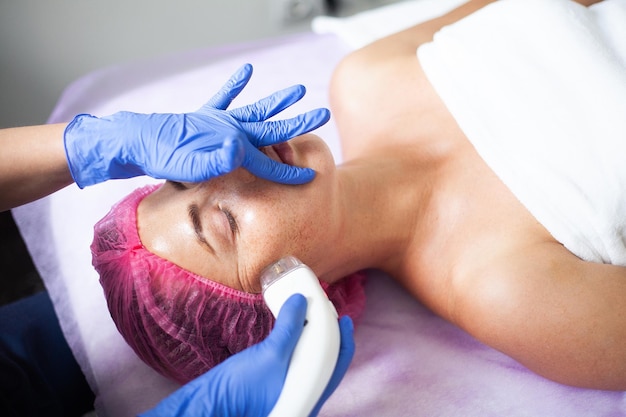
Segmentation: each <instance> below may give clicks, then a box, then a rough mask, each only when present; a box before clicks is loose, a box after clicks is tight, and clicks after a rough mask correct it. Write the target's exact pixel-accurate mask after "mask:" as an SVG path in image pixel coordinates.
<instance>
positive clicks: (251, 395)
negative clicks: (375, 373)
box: [141, 294, 354, 417]
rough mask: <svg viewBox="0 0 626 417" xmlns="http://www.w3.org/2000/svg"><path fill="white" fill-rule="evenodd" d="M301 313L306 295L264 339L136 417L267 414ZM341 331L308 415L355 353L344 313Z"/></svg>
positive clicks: (286, 308)
mask: <svg viewBox="0 0 626 417" xmlns="http://www.w3.org/2000/svg"><path fill="white" fill-rule="evenodd" d="M305 317H306V299H305V298H304V297H303V296H302V295H299V294H296V295H293V296H291V297H290V298H289V299H288V300H287V301H286V302H285V304H284V305H283V307H282V308H281V311H280V314H279V315H278V318H277V320H276V324H275V326H274V329H273V330H272V332H271V333H270V335H269V336H268V337H267V338H266V339H265V340H264V341H263V342H261V343H259V344H257V345H254V346H252V347H250V348H248V349H246V350H244V351H242V352H239V353H238V354H236V355H234V356H231V357H230V358H229V359H227V360H226V361H224V362H222V363H221V364H219V365H218V366H216V367H215V368H213V369H212V370H210V371H209V372H207V373H206V374H204V375H202V376H200V377H198V378H196V379H195V380H193V381H191V382H190V383H188V384H187V385H185V386H183V387H182V388H180V389H179V390H177V391H176V392H174V393H173V394H172V395H170V396H169V397H167V398H165V399H164V400H163V401H161V402H160V403H159V404H158V405H157V406H156V407H155V408H154V409H152V410H150V411H148V412H146V413H144V414H142V415H141V416H142V417H160V416H163V417H165V416H168V417H182V416H199V417H217V416H220V417H228V416H242V417H266V416H267V415H268V414H269V413H270V411H271V410H272V408H273V407H274V404H275V403H276V401H277V400H278V397H279V395H280V392H281V390H282V387H283V383H284V381H285V377H286V375H287V368H288V366H289V359H290V358H291V354H292V353H293V350H294V349H295V347H296V344H297V342H298V339H299V338H300V335H301V334H302V329H303V327H304V319H305ZM340 329H341V348H340V354H339V360H338V362H337V366H336V368H335V371H334V373H333V376H332V377H331V380H330V382H329V384H328V386H327V388H326V390H325V392H324V395H323V396H322V398H321V399H320V401H319V402H318V404H317V406H316V408H315V410H314V411H313V412H312V413H311V416H312V417H315V416H316V415H317V413H318V412H319V409H320V408H321V406H322V405H323V403H324V402H325V401H326V400H327V399H328V397H329V396H330V395H331V394H332V392H333V391H334V390H335V388H336V387H337V385H339V382H340V381H341V379H342V378H343V376H344V375H345V373H346V371H347V369H348V366H349V364H350V362H351V360H352V357H353V356H354V340H353V326H352V320H351V319H350V318H349V317H347V316H346V317H343V318H342V319H341V321H340Z"/></svg>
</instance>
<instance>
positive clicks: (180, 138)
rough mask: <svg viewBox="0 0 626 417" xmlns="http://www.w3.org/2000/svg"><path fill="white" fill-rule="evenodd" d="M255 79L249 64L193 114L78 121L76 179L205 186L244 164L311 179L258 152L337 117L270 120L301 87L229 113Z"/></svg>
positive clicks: (68, 141)
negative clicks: (135, 179) (141, 178)
mask: <svg viewBox="0 0 626 417" xmlns="http://www.w3.org/2000/svg"><path fill="white" fill-rule="evenodd" d="M251 76H252V66H251V65H249V64H246V65H244V66H242V67H241V68H240V69H239V70H238V71H237V72H236V73H235V74H234V75H233V76H232V77H231V78H230V79H229V80H228V82H227V83H226V84H225V85H224V86H223V87H222V88H221V89H220V91H218V93H217V94H216V95H215V96H213V97H212V98H211V99H210V100H209V101H208V102H207V103H206V104H205V105H204V106H202V107H201V108H200V109H199V110H198V111H196V112H192V113H183V114H141V113H131V112H119V113H115V114H113V115H111V116H107V117H102V118H98V117H94V116H91V115H88V114H81V115H78V116H76V117H75V118H74V120H72V121H71V122H70V123H69V124H68V126H67V127H66V129H65V134H64V143H65V151H66V156H67V161H68V165H69V168H70V172H71V174H72V177H73V178H74V180H75V182H76V183H77V184H78V186H79V187H81V188H83V187H85V186H88V185H93V184H97V183H100V182H103V181H106V180H109V179H116V178H131V177H135V176H139V175H150V176H152V177H154V178H158V179H169V180H173V181H180V182H201V181H205V180H208V179H210V178H213V177H216V176H219V175H222V174H225V173H228V172H230V171H232V170H234V169H235V168H238V167H239V166H242V165H243V166H244V168H246V169H248V170H249V171H250V172H252V173H253V174H255V175H257V176H259V177H261V178H264V179H267V180H271V181H277V182H282V183H287V184H301V183H305V182H308V181H310V180H311V179H313V177H314V175H315V173H314V172H313V170H311V169H309V168H299V167H293V166H289V165H285V164H280V163H278V162H276V161H273V160H271V159H270V158H268V157H267V156H265V155H264V154H263V153H262V152H261V151H259V149H258V148H259V147H263V146H269V145H273V144H276V143H280V142H284V141H286V140H289V139H291V138H292V137H294V136H297V135H300V134H303V133H306V132H309V131H311V130H314V129H316V128H318V127H319V126H321V125H323V124H324V123H326V122H327V121H328V120H329V118H330V112H329V111H328V110H327V109H316V110H312V111H309V112H307V113H304V114H301V115H299V116H297V117H294V118H291V119H287V120H277V121H267V119H269V118H271V117H273V116H274V115H276V114H278V113H280V112H281V111H283V110H284V109H286V108H287V107H289V106H291V105H292V104H294V103H296V102H297V101H299V100H300V99H301V98H302V97H303V96H304V94H305V92H306V90H305V89H304V87H303V86H300V85H297V86H293V87H290V88H287V89H284V90H281V91H278V92H276V93H274V94H272V95H270V96H269V97H266V98H264V99H262V100H259V101H258V102H256V103H253V104H250V105H247V106H244V107H240V108H237V109H234V110H226V109H227V108H228V106H229V105H230V104H231V102H232V100H234V98H235V97H237V95H238V94H239V93H240V92H241V91H242V90H243V89H244V87H245V86H246V85H247V83H248V81H249V80H250V77H251Z"/></svg>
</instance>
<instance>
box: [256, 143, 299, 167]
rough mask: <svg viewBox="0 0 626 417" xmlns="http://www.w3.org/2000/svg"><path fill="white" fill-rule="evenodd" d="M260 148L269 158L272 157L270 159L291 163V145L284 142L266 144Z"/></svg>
mask: <svg viewBox="0 0 626 417" xmlns="http://www.w3.org/2000/svg"><path fill="white" fill-rule="evenodd" d="M261 150H262V151H263V153H265V154H266V155H267V156H269V157H270V158H272V157H274V158H272V159H278V162H282V163H283V164H289V165H293V149H291V146H290V145H289V144H288V143H286V142H282V143H277V144H276V145H271V146H266V147H264V148H262V149H261Z"/></svg>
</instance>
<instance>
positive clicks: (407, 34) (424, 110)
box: [92, 0, 626, 390]
mask: <svg viewBox="0 0 626 417" xmlns="http://www.w3.org/2000/svg"><path fill="white" fill-rule="evenodd" d="M596 3H597V4H596ZM591 4H593V6H592V5H591ZM588 6H590V7H589V8H588ZM620 13H621V15H620ZM602 16H605V17H611V16H612V17H613V18H616V19H617V18H619V19H618V20H619V21H622V22H623V21H624V20H623V18H624V16H626V2H625V1H624V0H605V1H601V2H598V1H587V2H584V1H579V2H574V1H570V0H500V1H488V0H476V1H469V2H468V3H466V4H464V5H463V6H461V7H459V8H457V9H455V10H453V11H451V12H450V13H448V14H446V15H444V16H442V17H440V18H436V19H434V20H431V21H428V22H426V23H423V24H420V25H418V26H415V27H413V28H410V29H408V30H405V31H402V32H399V33H397V34H395V35H392V36H390V37H388V38H384V39H382V40H380V41H377V42H375V43H372V44H370V45H369V46H367V47H365V48H363V49H360V50H357V51H355V52H354V53H352V54H350V55H349V56H347V57H346V58H345V59H344V60H343V61H342V62H341V63H340V65H339V66H338V68H337V69H336V71H335V73H334V75H333V79H332V82H331V91H330V94H331V110H332V111H333V114H334V117H335V121H336V123H337V126H338V129H339V133H340V136H341V140H342V147H343V149H342V150H343V155H344V158H345V162H344V163H342V164H341V165H338V166H336V165H335V163H334V161H333V158H332V156H331V154H330V152H329V150H328V148H327V147H326V145H325V143H324V142H323V141H322V140H321V139H320V138H319V137H316V136H314V135H305V136H301V137H298V138H296V139H294V140H293V141H291V142H290V143H289V144H288V145H281V146H275V147H273V148H271V147H268V148H265V152H266V153H267V154H268V155H270V156H271V157H272V158H274V159H276V160H280V161H283V162H287V163H289V164H293V165H297V166H306V167H312V168H314V169H315V171H316V173H317V175H316V177H315V179H314V180H313V182H311V183H309V184H306V185H302V186H286V185H280V184H275V183H272V182H267V181H264V180H261V179H258V178H256V177H254V176H252V175H251V174H250V173H248V172H247V171H245V170H243V169H239V170H238V171H235V172H233V173H231V174H228V175H225V176H223V177H220V178H217V179H214V180H211V181H209V182H206V183H200V184H181V183H176V182H166V183H164V184H163V185H160V186H148V187H146V188H143V189H140V190H138V191H136V192H135V193H133V194H131V195H130V196H128V197H127V198H126V199H125V200H123V201H122V202H121V203H120V204H118V205H117V206H116V207H114V208H113V209H112V211H111V213H110V214H109V215H108V216H107V217H105V218H104V219H103V220H102V221H101V222H100V223H99V224H98V225H97V226H96V229H95V239H94V243H93V245H92V250H93V255H94V257H93V261H94V265H95V267H96V269H97V270H98V271H99V272H100V275H101V283H102V285H103V287H104V290H105V294H106V297H107V300H108V304H109V308H110V311H111V314H112V316H113V318H114V320H115V321H116V324H117V326H118V329H119V330H120V332H121V333H122V334H123V336H124V337H125V339H126V341H127V342H128V343H129V344H130V345H131V346H132V347H133V348H134V349H135V351H136V352H137V353H138V355H139V356H140V357H141V358H142V359H143V360H144V361H146V362H147V363H148V364H149V365H151V366H152V367H154V368H155V369H157V370H158V371H160V372H161V373H163V374H164V375H166V376H169V377H171V378H174V379H176V380H178V381H180V382H185V381H188V380H190V379H192V378H193V377H194V376H196V375H199V374H201V373H203V372H205V371H206V370H207V369H208V368H210V367H211V366H213V365H215V364H216V363H217V362H219V361H221V360H223V359H224V358H225V357H226V356H227V355H229V354H232V353H235V352H236V351H238V350H241V349H243V348H245V347H246V346H248V345H251V344H253V343H256V342H258V341H260V340H261V339H262V338H263V337H264V336H265V335H266V334H267V333H268V332H269V330H270V327H271V324H272V323H271V316H270V315H269V313H268V311H267V310H266V309H265V307H264V306H263V303H262V301H261V298H260V297H261V296H260V295H259V293H260V290H261V288H260V284H259V273H260V271H261V270H262V269H263V268H264V267H265V266H267V265H268V264H270V263H272V262H273V261H275V260H277V259H279V258H281V257H283V256H285V255H288V254H291V255H294V256H296V257H298V258H300V259H301V260H302V261H303V262H305V263H306V264H307V265H309V266H310V267H311V268H312V269H313V270H314V271H315V272H316V273H317V275H318V276H319V278H320V280H321V281H323V282H324V283H326V285H327V288H328V291H329V294H330V297H331V299H333V301H334V302H335V303H336V305H337V306H338V309H339V310H340V313H341V314H351V315H358V314H359V312H360V311H361V309H362V308H363V304H364V297H363V289H362V280H361V277H360V276H359V275H354V273H355V272H357V271H361V270H364V269H366V268H378V269H380V270H382V271H384V272H386V273H387V274H389V275H390V276H392V277H394V278H395V279H397V280H398V282H399V283H401V284H402V285H403V286H404V287H405V288H406V290H407V291H409V292H410V293H411V294H412V295H414V296H415V297H416V298H417V299H418V300H419V301H420V302H422V303H424V304H425V305H427V306H428V307H429V308H430V309H432V310H433V311H434V312H436V313H437V314H439V315H441V316H442V317H444V318H445V319H447V320H449V321H450V322H452V323H454V324H456V325H458V326H459V327H461V328H462V329H464V330H466V331H467V332H469V333H470V334H472V335H473V336H474V337H476V338H477V339H479V340H481V341H482V342H484V343H486V344H487V345H490V346H492V347H494V348H496V349H498V350H500V351H502V352H504V353H506V354H508V355H510V356H511V357H513V358H515V359H516V360H518V361H519V362H521V363H522V364H524V365H525V366H527V367H528V368H530V369H531V370H533V371H535V372H536V373H538V374H540V375H543V376H545V377H546V378H549V379H552V380H554V381H558V382H561V383H563V384H568V385H573V386H579V387H589V388H598V389H611V390H625V389H626V349H625V348H624V347H625V346H626V221H624V219H625V218H626V217H625V216H626V163H624V157H625V155H626V117H625V116H624V115H626V68H625V63H626V48H625V46H624V45H625V43H624V39H626V38H623V37H619V36H613V33H612V28H611V25H610V23H611V22H610V19H604V20H603V19H602ZM620 16H622V17H620ZM617 26H619V25H617ZM613 29H616V30H617V29H618V28H613ZM346 277H347V278H346Z"/></svg>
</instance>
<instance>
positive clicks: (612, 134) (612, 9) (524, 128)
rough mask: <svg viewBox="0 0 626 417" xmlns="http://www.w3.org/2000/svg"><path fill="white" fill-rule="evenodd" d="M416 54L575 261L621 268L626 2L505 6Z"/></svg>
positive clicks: (625, 193)
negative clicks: (574, 256) (601, 263)
mask: <svg viewBox="0 0 626 417" xmlns="http://www.w3.org/2000/svg"><path fill="white" fill-rule="evenodd" d="M417 54H418V57H419V59H420V62H421V64H422V66H423V68H424V71H425V72H426V75H427V77H428V79H429V80H430V82H431V83H432V84H433V86H434V87H435V89H436V91H437V93H438V94H439V95H440V96H441V98H442V99H443V101H444V102H445V104H446V106H447V107H448V109H449V110H450V112H451V113H452V115H453V116H454V118H455V119H456V120H457V122H458V123H459V125H460V127H461V128H462V130H463V131H464V133H465V134H466V135H467V137H468V138H469V140H470V141H471V142H472V143H473V145H474V146H475V148H476V150H477V151H478V153H479V154H480V155H481V157H482V158H483V159H484V160H485V162H486V163H487V164H488V165H489V166H490V167H491V168H492V169H493V170H494V172H495V173H496V174H497V175H498V176H499V177H500V178H501V179H502V181H503V182H504V183H505V184H506V185H507V186H508V187H509V189H510V190H511V191H512V192H513V193H514V194H515V195H516V196H517V197H518V198H519V200H520V201H521V202H522V203H523V204H524V205H525V206H526V207H527V208H528V210H529V211H530V212H531V213H532V214H533V215H534V216H535V218H537V220H538V221H539V222H540V223H541V224H542V225H543V226H544V227H546V228H547V229H548V231H549V232H550V233H551V234H552V235H553V236H554V237H555V238H556V239H557V240H558V241H559V242H561V243H562V244H563V245H565V247H567V248H568V249H569V250H570V251H571V252H572V253H574V254H576V255H577V256H579V257H580V258H582V259H585V260H589V261H595V262H604V263H612V264H617V265H626V64H625V63H626V0H605V1H604V2H602V3H599V4H597V5H595V6H592V7H590V8H586V7H583V6H581V5H579V4H577V3H575V2H573V1H570V0H500V1H498V2H495V3H492V4H490V5H488V6H486V7H485V8H483V9H481V10H479V11H478V12H476V13H474V14H473V15H470V16H468V17H466V18H465V19H462V20H461V21H458V22H456V23H455V24H453V25H450V26H448V27H445V28H443V29H441V30H440V31H439V32H438V33H437V34H436V35H435V38H434V40H433V42H431V43H428V44H425V45H422V46H421V47H420V48H418V51H417Z"/></svg>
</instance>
